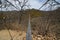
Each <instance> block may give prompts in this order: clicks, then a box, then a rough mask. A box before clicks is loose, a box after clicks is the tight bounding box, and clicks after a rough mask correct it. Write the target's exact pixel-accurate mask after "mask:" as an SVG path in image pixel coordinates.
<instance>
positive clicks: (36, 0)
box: [3, 0, 60, 10]
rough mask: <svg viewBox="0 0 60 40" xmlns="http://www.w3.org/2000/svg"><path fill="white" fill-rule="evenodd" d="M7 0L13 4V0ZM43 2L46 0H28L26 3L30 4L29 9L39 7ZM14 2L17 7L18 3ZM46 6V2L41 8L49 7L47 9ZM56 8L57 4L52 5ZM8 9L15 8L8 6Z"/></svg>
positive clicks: (59, 0)
mask: <svg viewBox="0 0 60 40" xmlns="http://www.w3.org/2000/svg"><path fill="white" fill-rule="evenodd" d="M9 1H10V2H11V3H13V4H14V5H15V2H14V1H13V0H9ZM56 1H58V2H60V0H56ZM45 2H46V0H29V1H28V3H27V4H30V5H31V6H30V8H31V9H32V8H34V9H39V8H40V7H41V6H42V5H43V4H44V3H45ZM16 4H17V6H18V7H19V5H18V3H17V2H16ZM48 6H49V5H48V4H47V5H45V6H44V7H43V8H42V9H41V10H49V9H50V8H48V9H47V7H48ZM58 7H59V5H58ZM56 8H57V6H54V7H53V9H56ZM3 10H5V9H3ZM8 10H16V9H15V8H13V7H12V9H11V7H9V9H8Z"/></svg>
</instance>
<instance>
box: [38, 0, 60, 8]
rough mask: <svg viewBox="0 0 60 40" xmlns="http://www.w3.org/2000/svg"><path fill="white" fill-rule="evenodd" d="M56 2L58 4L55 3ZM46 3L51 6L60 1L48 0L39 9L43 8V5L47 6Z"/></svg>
mask: <svg viewBox="0 0 60 40" xmlns="http://www.w3.org/2000/svg"><path fill="white" fill-rule="evenodd" d="M53 3H56V4H53ZM46 4H49V5H50V6H56V5H60V3H59V2H57V1H56V0H47V1H46V2H45V3H44V4H43V5H42V6H41V7H40V8H39V9H41V8H42V7H43V6H45V5H46Z"/></svg>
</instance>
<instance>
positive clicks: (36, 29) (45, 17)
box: [0, 9, 60, 40]
mask: <svg viewBox="0 0 60 40" xmlns="http://www.w3.org/2000/svg"><path fill="white" fill-rule="evenodd" d="M19 13H20V12H19V11H12V12H0V30H1V31H0V33H1V34H2V33H3V32H5V31H3V32H2V30H4V29H5V30H15V31H20V32H22V33H23V32H25V33H26V31H27V25H28V14H29V13H30V14H31V29H32V37H33V40H60V10H55V11H48V12H44V11H39V10H35V9H32V10H25V11H24V12H23V14H22V16H21V22H20V24H19V18H18V17H19ZM12 32H14V31H12ZM1 34H0V35H1ZM22 35H23V34H22ZM1 36H3V34H2V35H1ZM21 37H22V36H21ZM18 38H19V37H18ZM2 40H4V39H2ZM5 40H8V39H5ZM20 40H21V39H20Z"/></svg>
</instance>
